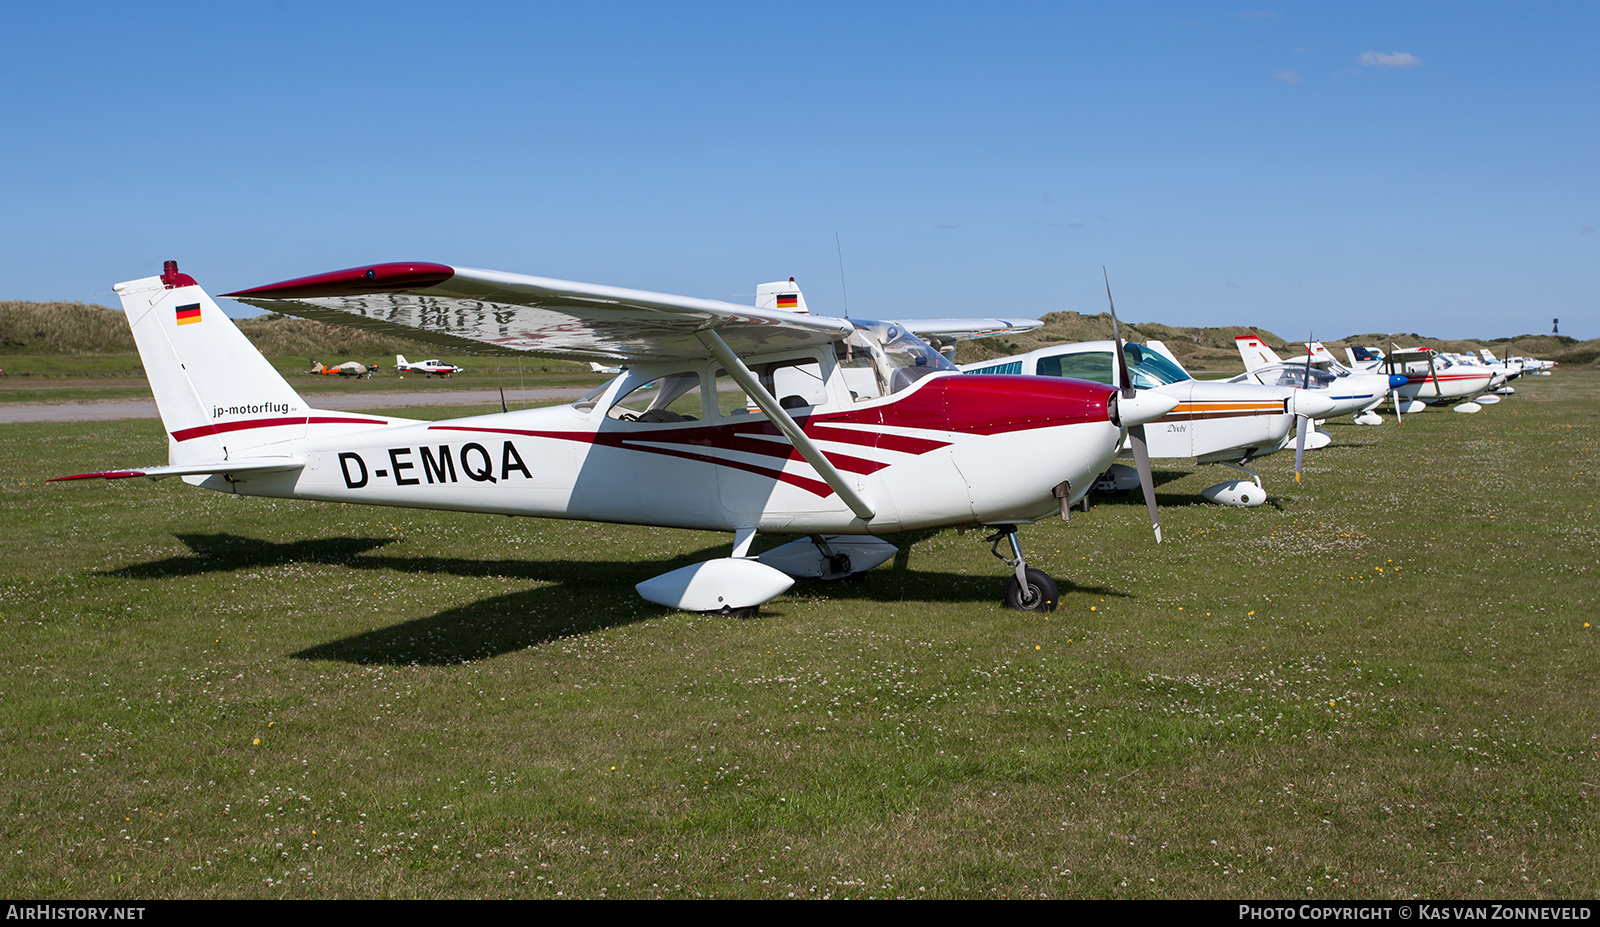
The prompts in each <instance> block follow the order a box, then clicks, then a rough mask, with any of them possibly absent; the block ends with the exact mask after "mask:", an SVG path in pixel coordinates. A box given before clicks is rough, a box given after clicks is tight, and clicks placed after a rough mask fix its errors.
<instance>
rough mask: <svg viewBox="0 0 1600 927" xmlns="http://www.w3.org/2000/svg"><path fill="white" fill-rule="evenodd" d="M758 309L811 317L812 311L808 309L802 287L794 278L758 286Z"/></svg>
mask: <svg viewBox="0 0 1600 927" xmlns="http://www.w3.org/2000/svg"><path fill="white" fill-rule="evenodd" d="M756 307H757V308H758V309H787V310H788V311H790V312H798V313H800V314H801V315H810V314H811V310H810V309H807V308H806V297H805V294H804V293H801V292H800V287H799V286H798V285H797V284H796V283H795V282H794V278H793V277H790V278H789V279H788V280H778V281H776V282H773V283H761V284H757V285H756Z"/></svg>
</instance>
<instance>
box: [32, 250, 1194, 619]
mask: <svg viewBox="0 0 1600 927" xmlns="http://www.w3.org/2000/svg"><path fill="white" fill-rule="evenodd" d="M116 290H117V293H118V294H119V295H120V296H121V299H122V304H123V308H124V310H125V311H126V313H127V316H128V321H129V323H130V325H131V327H132V329H133V335H134V339H135V341H136V342H137V344H138V347H139V352H140V356H141V358H142V359H143V361H144V367H145V370H146V372H147V374H148V376H149V378H150V386H151V390H152V392H153V393H154V394H155V397H156V403H157V406H158V408H159V410H160V413H161V419H162V424H163V426H164V428H165V430H166V432H167V435H168V444H167V446H168V463H167V464H166V465H165V466H157V467H144V468H139V469H130V470H118V471H113V472H107V473H87V474H80V475H78V476H76V477H63V478H62V479H81V478H88V477H105V478H111V479H115V478H121V477H133V476H145V477H149V478H153V479H159V478H162V477H168V476H178V477H181V478H183V479H184V481H185V482H188V483H191V484H193V485H198V486H204V487H206V488H209V489H215V490H218V491H222V492H232V493H238V494H242V495H257V496H270V497H279V498H296V499H321V500H327V501H334V502H354V503H368V504H374V505H394V506H409V507H415V508H428V509H447V510H454V511H468V512H486V513H496V514H504V515H533V516H541V517H548V518H571V519H584V520H591V521H605V522H619V523H628V524H644V525H656V526H665V527H675V528H692V529H701V530H721V531H729V532H732V533H733V536H734V541H733V552H732V556H730V557H726V558H721V559H716V560H710V561H707V562H704V563H700V564H695V565H693V566H689V567H684V568H682V569H679V570H674V571H672V572H670V573H666V574H664V575H662V576H657V577H655V578H653V579H650V580H646V581H645V582H642V583H639V584H638V585H637V586H636V589H637V590H638V592H639V593H640V595H642V596H643V597H644V598H646V599H648V600H650V601H652V602H656V603H659V604H662V605H666V606H669V607H673V608H680V609H684V610H688V611H698V612H721V613H735V614H738V613H751V612H753V611H754V609H755V608H756V607H758V606H759V605H760V604H761V603H763V602H766V601H768V600H770V599H771V598H773V597H774V596H777V595H780V594H782V593H783V592H784V591H785V590H787V589H788V588H789V586H790V585H791V584H792V583H793V577H794V576H822V577H836V576H842V575H848V574H850V573H853V572H861V571H864V570H867V569H870V568H872V567H873V566H876V565H878V564H879V563H882V562H883V561H884V560H887V559H888V558H889V557H890V556H892V555H893V553H894V548H893V547H891V546H890V545H888V544H886V543H884V542H882V541H880V540H878V539H876V538H875V537H873V535H879V534H892V533H897V532H903V531H908V530H922V529H933V528H942V527H958V526H974V525H983V526H989V527H991V528H993V529H995V533H994V534H993V535H992V536H990V537H989V538H988V540H989V541H990V543H991V544H992V545H993V547H992V549H993V550H994V552H995V554H996V556H998V557H1000V559H1002V560H1004V561H1005V562H1006V563H1007V565H1008V566H1010V567H1011V569H1012V572H1013V573H1014V575H1013V576H1012V578H1011V579H1010V581H1009V582H1008V584H1007V588H1006V594H1005V600H1006V602H1007V604H1009V605H1011V606H1013V607H1017V608H1023V609H1030V610H1031V609H1042V610H1047V609H1050V608H1053V607H1054V605H1055V601H1056V587H1055V583H1054V582H1053V581H1052V580H1051V579H1050V577H1049V576H1047V575H1046V574H1045V573H1043V572H1042V571H1040V570H1037V569H1033V568H1030V567H1029V566H1028V565H1027V563H1026V562H1025V560H1024V558H1023V555H1022V550H1021V547H1020V545H1019V544H1018V543H1017V539H1016V530H1017V526H1018V525H1022V524H1028V523H1031V522H1034V521H1038V520H1040V519H1042V518H1045V517H1048V516H1049V515H1051V514H1052V513H1055V512H1057V511H1058V510H1059V511H1060V512H1061V513H1062V514H1063V515H1065V513H1066V511H1067V509H1068V506H1069V505H1070V504H1071V502H1072V501H1074V500H1076V499H1079V498H1081V497H1082V496H1083V495H1084V494H1085V493H1086V492H1088V490H1089V487H1090V485H1091V484H1092V483H1093V481H1094V479H1095V477H1096V476H1097V475H1098V474H1099V473H1100V472H1102V471H1103V470H1105V468H1106V466H1107V465H1108V464H1110V462H1111V460H1112V458H1113V457H1114V456H1115V454H1116V450H1117V446H1118V444H1119V443H1120V442H1121V440H1122V436H1123V430H1124V429H1125V428H1128V427H1133V428H1137V427H1138V426H1139V425H1141V424H1142V423H1143V422H1146V421H1150V420H1154V419H1157V418H1160V417H1161V416H1163V415H1165V414H1166V413H1168V412H1170V411H1171V410H1172V409H1173V407H1174V406H1175V405H1176V400H1174V399H1172V398H1170V397H1166V396H1162V395H1160V394H1158V393H1153V392H1150V391H1138V390H1135V389H1132V388H1126V389H1123V390H1121V391H1119V390H1116V389H1113V388H1112V387H1110V386H1106V385H1102V384H1098V383H1088V382H1084V381H1079V380H1059V379H1050V378H1044V377H969V376H962V375H961V374H960V373H959V372H957V371H956V370H955V368H954V367H953V366H952V365H950V363H949V362H948V361H946V360H945V359H944V358H943V357H942V356H940V354H939V353H938V352H937V351H935V350H933V349H932V348H930V347H929V346H928V345H927V344H925V343H924V342H922V341H920V340H918V339H917V338H916V337H915V336H912V335H911V334H909V333H908V332H907V331H906V330H905V329H904V328H903V327H901V326H899V325H896V324H894V323H883V322H865V321H850V320H846V319H837V318H829V317H823V316H812V315H799V314H797V313H795V312H793V311H790V310H789V309H787V308H785V309H781V310H779V309H763V308H759V307H754V306H739V305H734V304H730V303H725V302H719V301H715V300H706V299H696V298H691V297H684V296H671V295H666V294H661V293H649V292H643V291H639V290H626V289H620V288H617V287H608V286H599V285H594V284H584V283H572V282H568V281H561V280H551V279H547V278H542V277H529V276H522V275H517V274H507V273H500V272H496V271H488V270H473V269H468V268H459V267H448V266H445V265H441V264H425V263H411V264H376V265H371V266H367V267H358V268H352V269H349V270H342V271H335V272H332V273H326V274H320V275H317V276H312V277H304V278H300V279H297V280H291V281H287V282H284V283H277V284H272V285H270V286H263V287H256V288H254V289H249V290H243V291H240V292H238V293H234V294H230V295H232V296H233V297H234V298H237V299H239V300H241V301H243V302H247V303H250V304H251V305H255V306H259V307H262V308H269V309H272V310H275V311H278V312H286V313H289V314H292V315H298V316H304V317H308V318H315V319H320V320H323V321H330V322H339V323H342V324H346V325H353V326H356V327H360V328H365V329H367V330H372V331H377V332H382V333H386V334H390V335H402V334H403V335H404V336H405V337H408V338H413V339H418V340H422V341H425V342H428V343H431V344H436V345H439V346H440V347H443V348H448V349H451V350H453V351H468V350H474V351H477V352H479V353H482V352H484V351H496V352H528V353H532V354H537V355H542V356H547V357H559V358H566V359H571V360H578V361H594V362H601V363H605V364H608V365H609V364H617V363H625V364H626V365H627V369H626V371H625V372H624V373H623V374H622V375H620V376H618V377H617V378H615V379H613V380H611V381H610V382H608V383H607V384H605V385H603V386H600V387H598V388H596V389H595V390H593V391H592V392H590V393H589V394H587V395H585V396H584V397H583V398H581V399H579V400H578V401H576V402H574V403H572V404H570V405H564V406H557V407H552V408H540V409H526V410H521V411H513V412H505V413H501V414H495V415H484V416H474V417H470V418H462V419H455V420H450V421H439V422H424V421H413V420H408V419H401V418H394V417H389V416H382V415H368V414H348V413H342V412H331V411H323V410H320V409H314V408H311V407H309V406H308V405H307V404H306V402H305V400H304V399H302V398H301V397H300V396H299V395H298V394H296V393H295V391H294V390H293V389H292V388H291V387H290V386H289V384H288V383H287V382H285V381H284V379H283V378H282V377H281V376H279V375H278V373H277V371H275V370H274V369H273V368H272V366H271V365H270V364H269V363H267V361H266V360H265V359H264V358H262V357H261V355H260V354H259V353H258V352H257V351H256V350H255V348H254V347H252V346H251V344H250V342H249V341H248V340H246V339H245V337H244V336H243V335H242V334H241V333H240V332H239V330H238V329H237V328H236V327H234V325H233V323H232V322H231V321H230V320H229V319H228V318H227V316H226V315H224V314H223V312H222V310H221V309H219V308H218V307H217V305H216V303H215V302H213V301H212V299H211V298H210V297H209V296H208V295H207V294H206V293H205V292H204V291H203V290H202V289H201V288H200V287H199V286H198V285H197V284H196V283H195V282H194V280H193V279H192V278H190V277H189V276H188V275H186V274H183V273H181V272H179V270H178V268H177V264H176V263H175V262H168V263H167V266H166V270H165V272H164V273H162V274H161V276H159V277H147V278H144V279H141V280H133V281H129V282H126V283H121V284H118V285H117V287H116ZM723 384H726V386H727V387H728V388H727V389H721V388H719V386H721V385H723ZM724 396H726V397H729V400H728V401H724V400H723V399H722V398H721V397H724ZM758 532H759V533H765V534H778V535H801V536H802V539H800V540H797V541H794V542H791V543H789V544H785V545H783V546H781V547H778V548H777V549H775V550H772V551H768V552H767V553H766V554H763V555H762V556H761V557H759V558H753V557H750V556H749V552H750V549H751V543H752V541H753V540H754V538H755V536H756V534H757V533H758ZM805 536H809V537H808V538H807V537H805ZM1007 541H1009V542H1010V545H1009V551H1010V554H1011V556H1007V555H1006V554H1005V553H1002V551H1001V549H1000V545H1001V544H1002V543H1005V542H1007Z"/></svg>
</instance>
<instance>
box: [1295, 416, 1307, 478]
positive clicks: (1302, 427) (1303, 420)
mask: <svg viewBox="0 0 1600 927" xmlns="http://www.w3.org/2000/svg"><path fill="white" fill-rule="evenodd" d="M1294 419H1295V425H1294V481H1295V482H1296V483H1298V482H1300V469H1301V468H1300V465H1301V462H1302V461H1304V460H1305V456H1306V432H1308V431H1310V430H1311V416H1309V415H1296V416H1295V417H1294Z"/></svg>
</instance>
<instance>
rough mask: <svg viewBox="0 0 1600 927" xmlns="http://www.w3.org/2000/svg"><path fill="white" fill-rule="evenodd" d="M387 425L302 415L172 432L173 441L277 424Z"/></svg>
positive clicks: (363, 419)
mask: <svg viewBox="0 0 1600 927" xmlns="http://www.w3.org/2000/svg"><path fill="white" fill-rule="evenodd" d="M339 423H343V424H348V425H387V424H389V423H388V422H385V421H384V420H383V419H377V418H345V417H342V416H334V415H313V416H311V417H309V418H308V417H306V416H304V415H299V416H295V417H294V418H256V419H250V420H248V421H242V422H219V423H217V424H215V425H196V426H195V427H193V428H180V429H178V430H177V431H174V432H173V433H172V439H173V440H174V441H188V440H190V439H192V438H203V437H205V436H206V435H220V434H223V433H225V432H229V431H247V430H249V429H251V428H275V427H277V426H279V425H327V424H339Z"/></svg>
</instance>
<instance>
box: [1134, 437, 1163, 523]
mask: <svg viewBox="0 0 1600 927" xmlns="http://www.w3.org/2000/svg"><path fill="white" fill-rule="evenodd" d="M1128 443H1129V444H1131V445H1133V463H1134V466H1136V467H1137V468H1138V470H1139V486H1140V487H1142V488H1143V489H1144V507H1145V508H1147V509H1149V510H1150V527H1151V528H1152V529H1154V531H1155V533H1156V543H1157V544H1160V543H1161V516H1160V515H1158V514H1156V481H1155V477H1154V476H1153V475H1152V474H1151V472H1150V446H1149V445H1148V444H1146V443H1145V440H1144V426H1143V425H1135V426H1133V427H1132V428H1129V429H1128Z"/></svg>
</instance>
